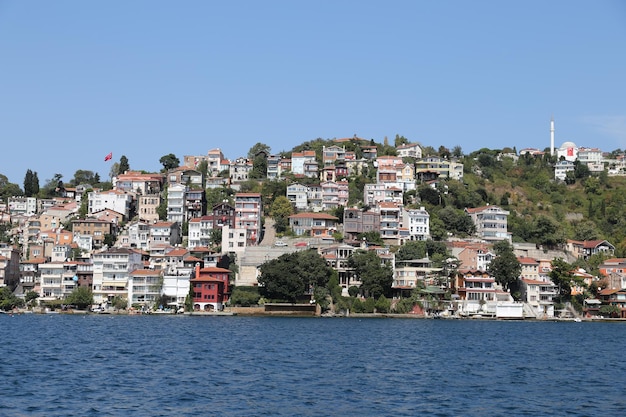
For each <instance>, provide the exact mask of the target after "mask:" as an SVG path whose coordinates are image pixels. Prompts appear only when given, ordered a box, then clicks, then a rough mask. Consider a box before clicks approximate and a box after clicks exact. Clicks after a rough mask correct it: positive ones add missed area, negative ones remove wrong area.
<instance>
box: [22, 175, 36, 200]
mask: <svg viewBox="0 0 626 417" xmlns="http://www.w3.org/2000/svg"><path fill="white" fill-rule="evenodd" d="M38 193H39V178H37V173H36V172H33V171H31V170H30V169H29V170H27V171H26V175H25V176H24V195H25V196H26V197H33V196H36V195H37V194H38Z"/></svg>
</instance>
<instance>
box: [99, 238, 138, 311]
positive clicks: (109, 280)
mask: <svg viewBox="0 0 626 417" xmlns="http://www.w3.org/2000/svg"><path fill="white" fill-rule="evenodd" d="M137 269H143V262H142V260H141V253H140V252H138V251H136V250H133V249H127V248H111V249H109V250H106V251H103V252H99V253H94V254H93V299H94V303H96V304H100V303H107V302H110V301H112V300H113V298H115V297H122V298H125V299H126V300H129V298H128V295H129V294H128V279H129V275H130V273H131V272H133V271H135V270H137Z"/></svg>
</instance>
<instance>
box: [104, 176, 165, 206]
mask: <svg viewBox="0 0 626 417" xmlns="http://www.w3.org/2000/svg"><path fill="white" fill-rule="evenodd" d="M163 183H164V177H163V175H161V174H144V173H141V172H139V171H126V172H125V173H123V174H119V175H118V176H117V177H113V190H116V191H119V192H127V193H134V194H135V193H136V194H141V195H153V194H159V193H160V192H161V190H162V189H163ZM117 211H119V210H117Z"/></svg>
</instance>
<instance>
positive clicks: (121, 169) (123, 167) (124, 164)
mask: <svg viewBox="0 0 626 417" xmlns="http://www.w3.org/2000/svg"><path fill="white" fill-rule="evenodd" d="M126 171H130V164H129V163H128V158H127V157H126V155H122V156H121V157H120V163H119V165H118V167H117V175H120V174H123V173H125V172H126Z"/></svg>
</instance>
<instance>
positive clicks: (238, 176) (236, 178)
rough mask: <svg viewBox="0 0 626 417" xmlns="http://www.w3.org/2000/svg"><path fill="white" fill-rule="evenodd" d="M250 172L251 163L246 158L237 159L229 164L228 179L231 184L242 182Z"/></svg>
mask: <svg viewBox="0 0 626 417" xmlns="http://www.w3.org/2000/svg"><path fill="white" fill-rule="evenodd" d="M250 171H252V161H251V160H249V159H248V158H237V159H235V161H234V162H232V163H231V164H230V169H229V173H230V179H231V181H232V182H235V183H237V182H244V181H247V180H248V175H249V174H250Z"/></svg>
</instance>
